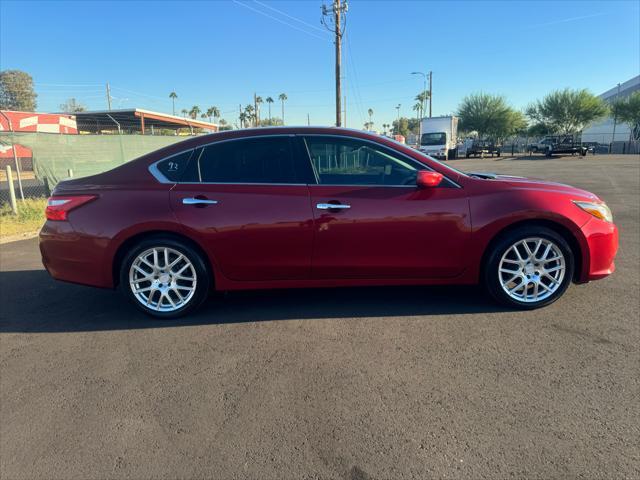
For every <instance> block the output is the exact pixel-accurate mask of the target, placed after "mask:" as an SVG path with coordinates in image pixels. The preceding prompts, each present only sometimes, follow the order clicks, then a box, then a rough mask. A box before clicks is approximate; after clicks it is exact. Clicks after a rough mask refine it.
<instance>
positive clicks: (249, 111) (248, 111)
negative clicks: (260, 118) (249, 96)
mask: <svg viewBox="0 0 640 480" xmlns="http://www.w3.org/2000/svg"><path fill="white" fill-rule="evenodd" d="M244 113H245V115H246V119H247V122H249V123H251V121H252V120H255V118H256V112H255V109H254V108H253V105H247V106H246V107H244Z"/></svg>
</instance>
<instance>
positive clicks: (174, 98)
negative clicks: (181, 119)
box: [169, 92, 178, 116]
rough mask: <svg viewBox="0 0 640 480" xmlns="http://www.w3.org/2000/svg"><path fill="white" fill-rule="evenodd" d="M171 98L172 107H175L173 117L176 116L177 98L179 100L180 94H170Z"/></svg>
mask: <svg viewBox="0 0 640 480" xmlns="http://www.w3.org/2000/svg"><path fill="white" fill-rule="evenodd" d="M169 98H170V99H171V106H172V107H173V115H174V116H175V114H176V98H178V94H177V93H176V92H171V93H170V94H169Z"/></svg>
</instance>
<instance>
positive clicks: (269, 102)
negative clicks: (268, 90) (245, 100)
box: [265, 97, 273, 125]
mask: <svg viewBox="0 0 640 480" xmlns="http://www.w3.org/2000/svg"><path fill="white" fill-rule="evenodd" d="M265 102H267V103H268V104H269V125H271V104H272V103H273V98H271V97H267V99H266V100H265Z"/></svg>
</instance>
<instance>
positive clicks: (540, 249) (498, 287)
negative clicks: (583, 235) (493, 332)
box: [484, 227, 574, 309]
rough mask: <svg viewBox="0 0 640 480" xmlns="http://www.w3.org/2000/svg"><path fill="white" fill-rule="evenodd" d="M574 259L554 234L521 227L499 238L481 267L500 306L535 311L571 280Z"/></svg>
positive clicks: (571, 253) (488, 286) (566, 286)
mask: <svg viewBox="0 0 640 480" xmlns="http://www.w3.org/2000/svg"><path fill="white" fill-rule="evenodd" d="M573 268H574V257H573V252H572V251H571V247H570V246H569V244H568V243H567V241H566V240H565V239H564V238H563V237H562V236H561V235H559V234H558V233H556V232H555V231H553V230H551V229H548V228H544V227H540V228H533V227H523V228H519V229H517V230H514V231H513V232H510V233H509V234H507V235H505V236H504V237H503V238H501V239H500V240H499V241H498V242H497V243H496V244H495V245H494V246H493V248H492V249H491V251H490V252H489V255H488V257H487V261H486V264H485V266H484V281H485V285H486V286H487V289H488V290H489V292H490V293H491V295H492V296H493V297H494V298H495V299H496V300H498V301H499V302H500V303H503V304H505V305H508V306H511V307H516V308H522V309H534V308H540V307H543V306H545V305H549V304H550V303H553V302H554V301H556V300H557V299H558V298H560V297H561V296H562V294H563V293H564V292H565V291H566V289H567V288H568V287H569V284H570V283H571V279H572V278H573Z"/></svg>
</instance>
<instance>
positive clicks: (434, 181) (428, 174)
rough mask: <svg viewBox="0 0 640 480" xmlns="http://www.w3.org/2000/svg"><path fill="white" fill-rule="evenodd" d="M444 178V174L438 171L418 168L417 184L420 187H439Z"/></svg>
mask: <svg viewBox="0 0 640 480" xmlns="http://www.w3.org/2000/svg"><path fill="white" fill-rule="evenodd" d="M443 178H444V177H443V175H442V174H441V173H438V172H432V171H431V170H418V176H417V177H416V185H418V188H433V187H437V186H438V185H440V183H441V182H442V179H443Z"/></svg>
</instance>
